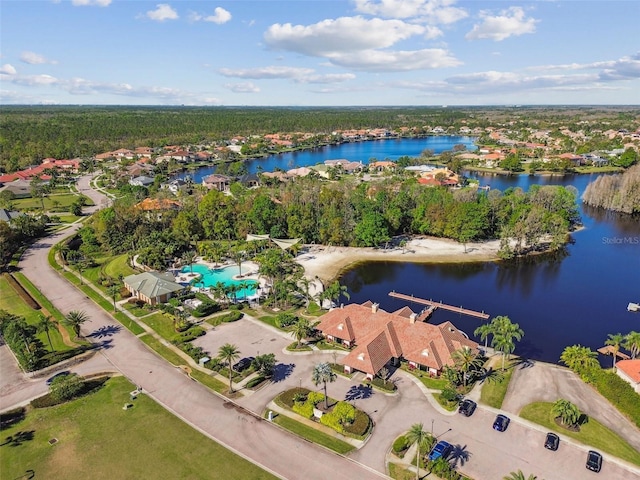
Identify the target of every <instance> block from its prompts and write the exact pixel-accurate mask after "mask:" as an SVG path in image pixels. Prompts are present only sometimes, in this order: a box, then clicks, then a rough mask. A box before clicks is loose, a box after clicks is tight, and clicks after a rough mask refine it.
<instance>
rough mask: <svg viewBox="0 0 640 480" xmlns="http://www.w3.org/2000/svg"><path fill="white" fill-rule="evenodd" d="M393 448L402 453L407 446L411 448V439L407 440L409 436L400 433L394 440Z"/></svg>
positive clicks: (394, 451) (394, 450) (395, 451)
mask: <svg viewBox="0 0 640 480" xmlns="http://www.w3.org/2000/svg"><path fill="white" fill-rule="evenodd" d="M392 448H393V453H402V452H404V451H405V450H406V449H407V448H409V440H407V437H405V436H404V435H400V436H399V437H398V438H396V440H395V441H394V442H393V447H392Z"/></svg>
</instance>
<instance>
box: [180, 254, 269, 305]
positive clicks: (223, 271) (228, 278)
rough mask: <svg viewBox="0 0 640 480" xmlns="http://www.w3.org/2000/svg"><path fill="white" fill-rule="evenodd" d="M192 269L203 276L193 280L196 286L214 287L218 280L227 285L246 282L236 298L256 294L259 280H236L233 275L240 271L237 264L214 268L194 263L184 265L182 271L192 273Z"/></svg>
mask: <svg viewBox="0 0 640 480" xmlns="http://www.w3.org/2000/svg"><path fill="white" fill-rule="evenodd" d="M191 269H193V273H199V274H200V275H201V278H199V279H197V280H194V281H193V282H192V284H193V286H194V287H202V286H204V287H207V288H213V287H215V285H216V284H217V283H218V282H222V283H223V284H224V285H227V286H229V285H242V284H244V285H245V288H243V289H241V290H239V291H238V292H236V298H246V297H248V296H251V295H255V291H256V287H257V286H258V282H256V281H255V280H234V279H233V277H235V276H236V275H238V274H239V273H240V269H239V268H238V266H237V265H231V266H228V267H223V268H216V269H213V268H209V267H207V266H206V265H202V264H199V263H194V264H193V265H190V266H189V265H188V266H184V267H182V270H181V272H182V273H191ZM245 272H246V270H245Z"/></svg>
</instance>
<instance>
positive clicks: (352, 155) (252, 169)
mask: <svg viewBox="0 0 640 480" xmlns="http://www.w3.org/2000/svg"><path fill="white" fill-rule="evenodd" d="M474 141H475V138H474V137H461V136H451V135H443V136H432V137H425V138H402V139H388V140H373V141H368V142H353V143H343V144H340V145H329V146H326V147H322V148H317V149H314V150H305V151H300V152H288V153H283V154H279V155H270V156H269V157H266V158H262V159H256V160H249V161H248V162H247V166H248V168H249V173H256V172H257V171H258V167H261V168H262V170H263V171H265V172H273V171H274V170H275V169H276V168H280V169H282V170H290V169H292V168H297V167H308V166H310V165H316V164H318V163H323V162H324V161H325V160H336V159H341V158H344V159H347V160H351V161H353V162H362V163H369V160H370V159H372V158H375V159H377V160H384V159H390V160H397V159H398V158H400V157H402V156H404V155H408V156H410V157H417V156H419V155H420V153H421V152H422V151H423V150H425V149H427V148H428V149H431V150H433V152H434V153H436V154H437V153H442V152H444V151H445V150H452V149H453V147H454V145H457V144H463V145H465V146H466V147H467V150H475V149H476V146H475V145H474V143H473V142H474ZM215 168H216V167H202V168H200V169H198V170H197V171H196V172H193V173H189V172H185V173H183V174H181V175H179V176H178V178H180V177H183V176H184V175H191V177H192V178H193V180H194V182H196V183H200V182H201V181H202V179H203V178H204V177H206V176H207V175H211V174H212V173H214V172H215Z"/></svg>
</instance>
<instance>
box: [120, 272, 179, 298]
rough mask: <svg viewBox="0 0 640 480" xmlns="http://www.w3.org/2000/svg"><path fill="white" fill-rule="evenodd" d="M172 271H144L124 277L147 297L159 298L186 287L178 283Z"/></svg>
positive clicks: (127, 282) (126, 282)
mask: <svg viewBox="0 0 640 480" xmlns="http://www.w3.org/2000/svg"><path fill="white" fill-rule="evenodd" d="M174 280H175V278H174V276H173V275H171V274H170V273H160V272H144V273H139V274H137V275H129V276H128V277H125V278H124V280H123V281H124V283H125V285H129V286H130V287H131V288H132V289H134V290H135V291H137V292H140V293H141V294H142V295H144V296H145V297H147V298H157V297H159V296H161V295H165V294H167V293H174V292H179V291H181V290H183V289H184V287H183V286H182V285H179V284H177V283H176V282H175V281H174Z"/></svg>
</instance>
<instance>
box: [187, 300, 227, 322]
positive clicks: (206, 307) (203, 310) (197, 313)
mask: <svg viewBox="0 0 640 480" xmlns="http://www.w3.org/2000/svg"><path fill="white" fill-rule="evenodd" d="M219 310H220V305H218V304H217V303H216V302H214V301H212V300H207V301H205V302H202V303H201V304H200V305H198V306H197V307H196V308H194V309H193V311H192V312H191V314H192V315H193V316H194V317H196V318H200V317H206V316H207V315H211V314H212V313H215V312H217V311H219Z"/></svg>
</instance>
